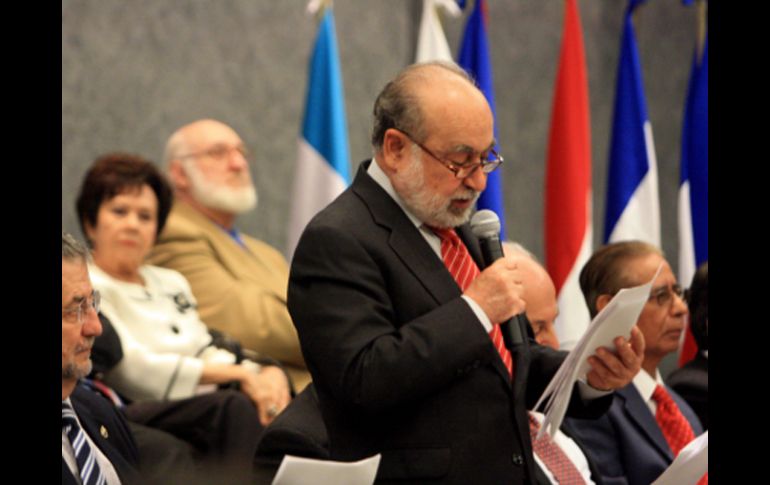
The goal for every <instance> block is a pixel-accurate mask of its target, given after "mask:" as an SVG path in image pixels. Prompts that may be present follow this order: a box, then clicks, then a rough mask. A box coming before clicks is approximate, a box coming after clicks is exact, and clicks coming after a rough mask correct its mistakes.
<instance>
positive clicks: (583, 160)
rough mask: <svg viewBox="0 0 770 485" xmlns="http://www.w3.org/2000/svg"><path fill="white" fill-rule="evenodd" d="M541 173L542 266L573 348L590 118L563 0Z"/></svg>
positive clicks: (573, 19)
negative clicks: (550, 110) (562, 15)
mask: <svg viewBox="0 0 770 485" xmlns="http://www.w3.org/2000/svg"><path fill="white" fill-rule="evenodd" d="M565 4H566V11H565V18H564V31H563V37H562V44H561V54H560V57H559V70H558V74H557V77H556V87H555V90H554V101H553V112H552V114H551V130H550V134H549V142H548V159H547V163H546V175H545V266H546V269H547V270H548V273H549V274H550V275H551V279H553V282H554V285H555V286H556V294H557V298H558V303H559V316H558V317H557V319H556V333H557V335H558V337H559V342H560V346H561V348H562V349H567V350H569V349H572V348H573V347H574V346H575V344H576V343H577V342H578V340H580V337H581V336H582V335H583V333H584V332H585V330H586V329H587V328H588V324H589V323H590V317H589V313H588V307H587V306H586V304H585V300H584V298H583V295H582V293H581V291H580V285H579V283H578V276H579V275H580V270H581V269H582V268H583V265H584V264H585V263H586V261H588V258H589V257H590V256H591V252H592V231H593V226H592V203H591V124H590V113H589V111H590V109H589V104H588V80H587V76H586V61H585V50H584V48H583V32H582V29H581V27H580V14H579V12H578V8H577V3H576V0H566V1H565Z"/></svg>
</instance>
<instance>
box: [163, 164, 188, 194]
mask: <svg viewBox="0 0 770 485" xmlns="http://www.w3.org/2000/svg"><path fill="white" fill-rule="evenodd" d="M168 178H169V180H170V182H171V185H172V186H173V187H174V190H181V191H186V190H187V189H188V188H189V187H190V179H189V177H188V176H187V172H186V171H185V169H184V167H183V166H182V161H181V160H178V159H177V160H171V162H170V163H169V165H168Z"/></svg>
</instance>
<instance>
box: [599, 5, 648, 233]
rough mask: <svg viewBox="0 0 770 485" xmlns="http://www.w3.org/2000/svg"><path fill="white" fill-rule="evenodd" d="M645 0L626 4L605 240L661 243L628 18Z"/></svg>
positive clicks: (633, 37)
mask: <svg viewBox="0 0 770 485" xmlns="http://www.w3.org/2000/svg"><path fill="white" fill-rule="evenodd" d="M642 3H644V0H630V2H629V5H628V8H627V9H626V14H625V22H624V29H623V39H622V42H621V52H620V62H619V65H618V80H617V91H616V93H615V112H614V116H613V126H612V140H611V142H610V163H609V175H608V178H607V205H606V217H605V221H604V242H605V243H607V242H616V241H624V240H629V239H638V240H642V241H646V242H648V243H651V244H654V245H655V246H657V247H660V199H659V197H658V167H657V161H656V159H655V146H654V143H653V139H652V125H651V124H650V119H649V116H648V115H647V105H646V104H647V103H646V101H645V97H644V87H643V83H642V69H641V64H640V62H639V50H638V48H637V45H636V35H635V33H634V25H633V23H632V19H631V17H632V14H633V11H634V9H635V8H636V7H637V6H639V5H640V4H642Z"/></svg>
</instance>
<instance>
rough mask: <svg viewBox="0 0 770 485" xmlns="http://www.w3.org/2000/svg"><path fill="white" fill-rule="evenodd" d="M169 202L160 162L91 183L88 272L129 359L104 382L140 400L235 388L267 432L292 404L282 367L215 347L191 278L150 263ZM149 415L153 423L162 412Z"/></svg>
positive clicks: (84, 201)
mask: <svg viewBox="0 0 770 485" xmlns="http://www.w3.org/2000/svg"><path fill="white" fill-rule="evenodd" d="M171 202H172V192H171V188H170V186H169V185H168V183H167V182H166V180H165V178H164V177H163V175H162V174H161V173H160V172H159V171H158V170H157V169H156V167H155V165H154V164H153V163H152V162H149V161H147V160H144V159H143V158H141V157H138V156H135V155H130V154H109V155H105V156H103V157H100V158H99V159H97V160H96V161H95V163H94V164H93V165H92V166H91V168H90V169H89V170H88V172H87V174H86V176H85V179H84V181H83V185H82V187H81V189H80V194H79V195H78V199H77V212H78V217H79V221H80V224H81V228H82V229H83V232H84V233H85V235H86V239H87V240H88V242H89V244H90V245H91V248H92V257H93V262H92V263H91V264H89V273H90V276H91V280H92V284H93V286H94V288H95V289H97V290H98V291H99V292H100V293H101V311H102V313H103V314H104V315H105V316H106V317H107V318H108V319H109V320H110V321H111V322H112V325H113V326H114V328H115V331H116V332H117V334H118V336H119V337H120V341H121V345H122V350H123V358H122V359H121V360H120V362H119V363H118V364H117V365H116V366H114V367H113V368H112V369H111V370H110V371H108V372H107V373H105V376H104V380H105V382H106V383H107V384H109V385H110V386H112V387H113V388H114V389H115V390H117V391H118V392H119V393H120V394H122V395H123V396H125V397H127V398H128V399H130V400H132V401H171V400H174V401H178V400H180V399H185V398H191V397H193V396H196V395H199V394H211V393H220V394H222V395H223V399H230V397H228V396H229V395H228V396H225V394H228V393H224V392H222V391H219V390H218V389H219V388H220V387H221V386H222V385H225V384H228V383H237V384H236V387H237V388H238V389H239V390H240V392H241V393H243V394H244V395H245V396H247V397H248V398H249V400H250V401H251V402H252V403H253V405H254V406H255V407H256V409H255V410H254V412H255V413H258V417H259V423H261V424H262V426H265V425H267V424H268V423H270V422H271V421H272V420H273V419H274V418H275V416H276V415H277V414H278V413H279V412H280V411H281V410H282V409H283V408H285V407H286V405H287V404H288V403H289V400H290V384H289V382H288V379H287V377H286V374H285V373H284V372H283V370H282V369H281V368H280V367H277V366H273V365H259V364H257V363H255V362H253V361H249V360H244V361H242V362H237V361H238V358H237V357H236V355H235V354H233V353H231V352H229V351H227V350H223V349H220V348H218V347H216V346H214V345H212V337H211V334H210V333H209V331H208V329H207V327H206V325H205V324H204V323H203V322H202V321H201V320H200V319H199V317H198V313H197V311H196V305H195V297H194V296H193V294H192V291H191V290H190V286H189V285H188V283H187V281H186V280H185V278H184V277H183V276H182V275H181V274H180V273H178V272H176V271H173V270H169V269H164V268H159V267H155V266H151V265H146V264H143V262H144V259H145V256H146V255H147V254H148V252H149V251H150V248H151V247H152V245H153V244H154V242H155V238H156V237H157V235H158V233H160V231H161V229H162V228H163V225H164V223H165V221H166V217H167V216H168V213H169V210H170V207H171ZM229 394H231V393H229ZM212 399H213V400H214V401H216V400H217V396H216V395H215V396H211V395H209V396H208V397H207V398H206V399H202V400H201V401H200V403H201V405H207V406H208V405H210V403H211V401H212ZM206 403H208V404H206ZM135 408H136V409H142V407H141V406H136V407H135ZM185 412H190V411H189V410H186V411H185ZM145 414H147V415H150V414H152V415H153V416H154V415H156V414H157V409H156V408H153V409H148V410H147V411H146V413H145ZM191 414H195V413H191ZM127 415H128V416H129V418H130V419H132V418H133V419H136V420H139V421H144V420H145V418H146V416H141V415H136V414H134V415H133V416H132V413H131V412H130V409H129V410H127ZM257 426H259V424H257ZM159 427H162V426H159ZM258 431H259V430H254V434H255V435H258ZM172 432H173V431H172Z"/></svg>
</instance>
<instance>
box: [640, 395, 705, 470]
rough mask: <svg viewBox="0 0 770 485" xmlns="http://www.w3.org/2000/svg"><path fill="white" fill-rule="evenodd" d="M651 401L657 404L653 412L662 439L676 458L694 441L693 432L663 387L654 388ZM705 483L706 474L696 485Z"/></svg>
mask: <svg viewBox="0 0 770 485" xmlns="http://www.w3.org/2000/svg"><path fill="white" fill-rule="evenodd" d="M652 399H653V400H654V401H655V402H656V403H657V404H658V407H657V408H656V410H655V421H657V422H658V426H660V430H661V431H662V432H663V437H664V438H666V442H667V443H668V446H669V447H670V448H671V451H672V452H673V453H674V456H677V455H678V454H679V452H680V451H681V450H682V448H684V447H685V446H687V444H688V443H690V442H691V441H692V440H694V439H695V432H693V430H692V426H690V422H689V421H687V418H685V417H684V415H683V414H682V411H680V410H679V406H677V405H676V402H674V400H673V399H672V398H671V395H670V394H669V393H668V391H666V389H665V388H664V387H663V386H661V385H660V384H658V385H657V386H655V390H654V391H653V393H652ZM707 483H708V473H707V474H705V475H704V476H703V478H701V479H700V481H698V485H706V484H707Z"/></svg>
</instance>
